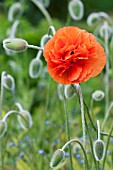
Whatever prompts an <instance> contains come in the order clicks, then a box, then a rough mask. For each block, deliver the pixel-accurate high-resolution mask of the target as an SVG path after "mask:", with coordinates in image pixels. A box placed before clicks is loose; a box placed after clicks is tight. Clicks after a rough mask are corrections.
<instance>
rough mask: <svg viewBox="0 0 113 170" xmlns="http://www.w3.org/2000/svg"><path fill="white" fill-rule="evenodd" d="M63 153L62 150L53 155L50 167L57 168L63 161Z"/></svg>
mask: <svg viewBox="0 0 113 170" xmlns="http://www.w3.org/2000/svg"><path fill="white" fill-rule="evenodd" d="M64 156H65V152H64V151H63V150H62V149H58V150H56V151H55V153H54V154H53V157H52V159H51V162H50V167H51V168H55V167H57V166H58V165H59V164H60V163H61V162H62V161H63V159H64Z"/></svg>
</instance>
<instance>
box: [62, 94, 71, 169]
mask: <svg viewBox="0 0 113 170" xmlns="http://www.w3.org/2000/svg"><path fill="white" fill-rule="evenodd" d="M64 110H65V121H66V131H67V136H68V141H70V131H69V118H68V113H67V102H66V98H65V96H64ZM69 153H70V169H71V170H73V162H72V154H71V146H70V144H69Z"/></svg>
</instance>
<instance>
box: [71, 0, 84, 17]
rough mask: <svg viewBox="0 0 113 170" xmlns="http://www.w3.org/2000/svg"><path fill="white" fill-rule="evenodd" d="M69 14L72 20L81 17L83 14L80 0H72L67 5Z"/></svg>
mask: <svg viewBox="0 0 113 170" xmlns="http://www.w3.org/2000/svg"><path fill="white" fill-rule="evenodd" d="M68 9H69V14H70V16H71V17H72V19H74V20H80V19H82V17H83V15H84V6H83V3H82V2H81V1H80V0H72V1H70V2H69V5H68Z"/></svg>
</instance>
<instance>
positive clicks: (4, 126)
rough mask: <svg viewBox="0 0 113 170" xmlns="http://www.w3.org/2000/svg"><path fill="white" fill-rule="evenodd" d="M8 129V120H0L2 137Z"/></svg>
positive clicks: (0, 134) (0, 135)
mask: <svg viewBox="0 0 113 170" xmlns="http://www.w3.org/2000/svg"><path fill="white" fill-rule="evenodd" d="M6 131H7V123H6V121H3V120H0V137H2V136H3V135H4V133H5V132H6Z"/></svg>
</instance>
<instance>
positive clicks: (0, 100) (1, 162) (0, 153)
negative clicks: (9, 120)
mask: <svg viewBox="0 0 113 170" xmlns="http://www.w3.org/2000/svg"><path fill="white" fill-rule="evenodd" d="M5 74H6V72H5V71H3V72H2V74H1V92H0V93H1V94H0V120H1V119H2V104H3V95H4V87H3V81H4V80H3V77H4V75H5ZM2 146H3V138H0V167H1V168H2V170H4V159H3V148H2Z"/></svg>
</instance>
